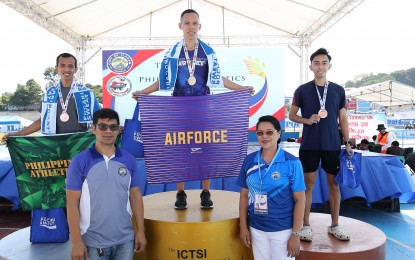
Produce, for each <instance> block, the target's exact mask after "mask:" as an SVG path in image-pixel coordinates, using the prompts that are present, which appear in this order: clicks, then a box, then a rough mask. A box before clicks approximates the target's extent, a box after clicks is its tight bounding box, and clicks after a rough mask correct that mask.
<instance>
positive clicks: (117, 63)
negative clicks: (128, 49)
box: [107, 52, 133, 74]
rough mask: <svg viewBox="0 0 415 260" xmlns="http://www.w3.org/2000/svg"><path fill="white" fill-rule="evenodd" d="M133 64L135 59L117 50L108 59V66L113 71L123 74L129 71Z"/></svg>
mask: <svg viewBox="0 0 415 260" xmlns="http://www.w3.org/2000/svg"><path fill="white" fill-rule="evenodd" d="M132 66H133V59H131V57H130V55H128V54H126V53H123V52H116V53H114V54H112V55H111V56H109V58H108V59H107V67H108V69H110V70H111V71H112V72H114V73H117V74H122V73H125V72H127V71H129V70H130V69H131V68H132Z"/></svg>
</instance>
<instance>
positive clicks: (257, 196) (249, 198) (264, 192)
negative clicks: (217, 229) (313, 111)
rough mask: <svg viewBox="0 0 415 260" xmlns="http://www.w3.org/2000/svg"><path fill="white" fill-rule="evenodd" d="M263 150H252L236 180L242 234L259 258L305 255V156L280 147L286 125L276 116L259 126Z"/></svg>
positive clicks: (256, 257) (261, 121) (267, 118)
mask: <svg viewBox="0 0 415 260" xmlns="http://www.w3.org/2000/svg"><path fill="white" fill-rule="evenodd" d="M256 129H257V132H256V133H257V137H258V143H259V144H260V146H261V149H260V150H259V151H258V152H256V153H251V154H249V155H248V156H247V157H246V158H245V160H244V163H243V165H242V168H241V172H240V174H239V178H238V180H237V184H238V185H239V186H241V187H242V189H241V195H240V201H239V217H240V223H239V226H240V238H241V239H242V241H243V243H244V244H245V245H246V246H247V247H250V246H251V244H252V249H253V253H254V258H255V259H289V258H290V257H296V256H298V255H299V254H300V237H299V236H300V231H301V227H302V221H303V215H304V207H305V193H304V190H305V189H306V187H305V184H304V177H303V169H302V166H301V162H300V160H299V159H298V158H297V157H295V156H294V155H292V154H290V153H287V152H285V151H284V150H282V149H280V148H279V147H278V140H279V138H280V136H281V126H280V123H279V122H278V120H277V119H276V118H274V117H273V116H262V117H260V118H259V120H258V123H257V125H256Z"/></svg>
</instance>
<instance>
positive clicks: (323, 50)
mask: <svg viewBox="0 0 415 260" xmlns="http://www.w3.org/2000/svg"><path fill="white" fill-rule="evenodd" d="M318 55H326V56H327V58H328V59H329V62H330V61H331V56H330V55H329V52H328V51H327V50H326V49H325V48H320V49H318V50H316V51H315V52H314V53H313V54H311V56H310V62H313V60H314V58H315V57H316V56H318Z"/></svg>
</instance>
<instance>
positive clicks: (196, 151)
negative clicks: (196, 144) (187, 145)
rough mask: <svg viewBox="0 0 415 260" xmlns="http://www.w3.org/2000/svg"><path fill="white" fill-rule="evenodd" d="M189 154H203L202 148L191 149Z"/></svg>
mask: <svg viewBox="0 0 415 260" xmlns="http://www.w3.org/2000/svg"><path fill="white" fill-rule="evenodd" d="M190 150H191V151H192V152H191V153H203V151H202V148H191V149H190Z"/></svg>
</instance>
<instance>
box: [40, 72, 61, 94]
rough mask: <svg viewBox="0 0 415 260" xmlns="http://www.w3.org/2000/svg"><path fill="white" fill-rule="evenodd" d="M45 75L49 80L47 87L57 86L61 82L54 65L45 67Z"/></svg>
mask: <svg viewBox="0 0 415 260" xmlns="http://www.w3.org/2000/svg"><path fill="white" fill-rule="evenodd" d="M43 75H44V76H45V80H46V81H47V83H46V89H48V88H49V87H52V86H55V85H57V84H58V83H59V75H58V73H57V72H56V70H55V68H54V67H47V68H46V69H45V72H43Z"/></svg>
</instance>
